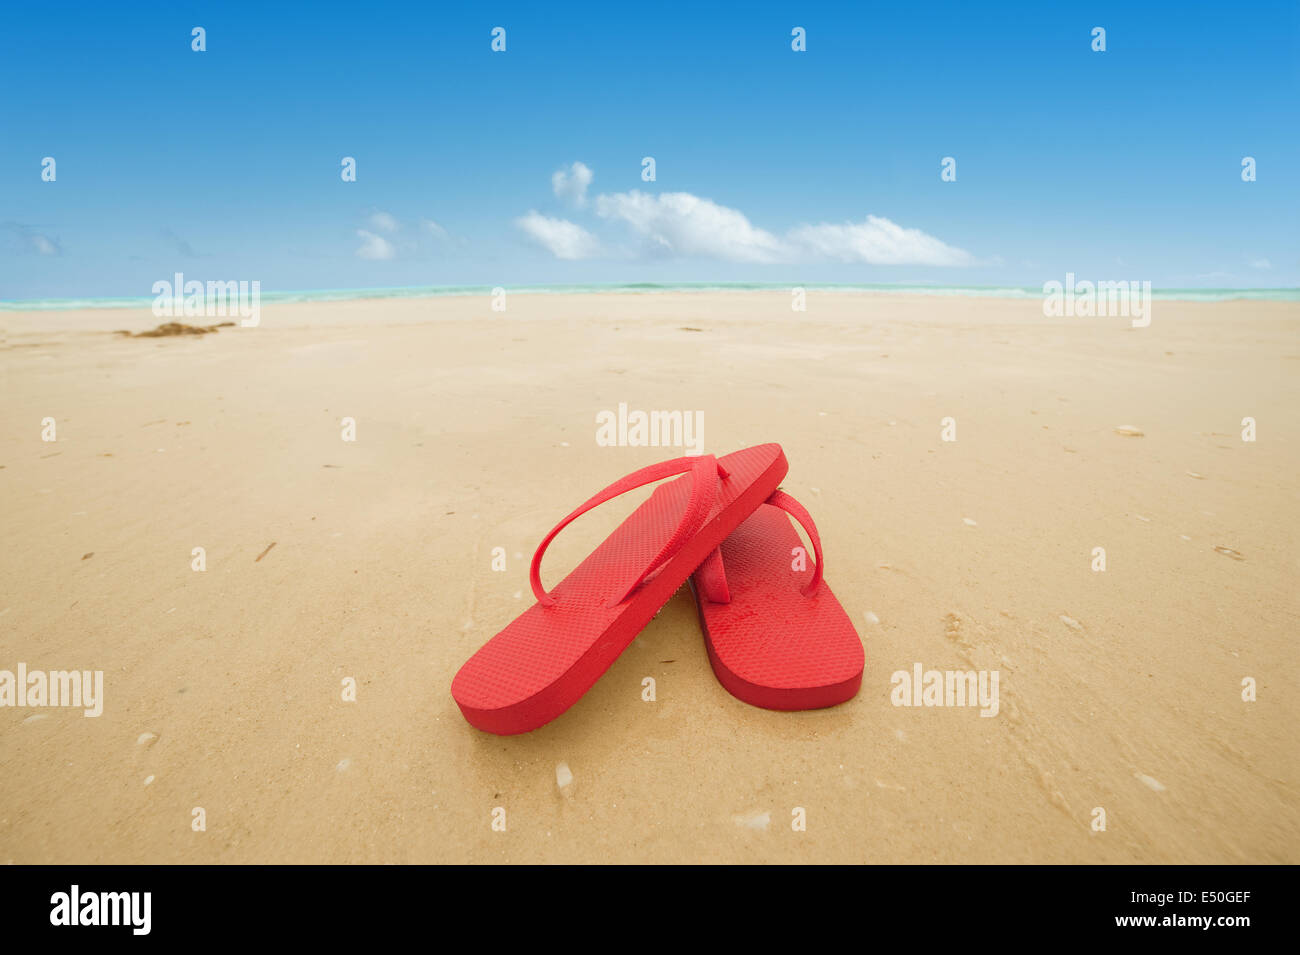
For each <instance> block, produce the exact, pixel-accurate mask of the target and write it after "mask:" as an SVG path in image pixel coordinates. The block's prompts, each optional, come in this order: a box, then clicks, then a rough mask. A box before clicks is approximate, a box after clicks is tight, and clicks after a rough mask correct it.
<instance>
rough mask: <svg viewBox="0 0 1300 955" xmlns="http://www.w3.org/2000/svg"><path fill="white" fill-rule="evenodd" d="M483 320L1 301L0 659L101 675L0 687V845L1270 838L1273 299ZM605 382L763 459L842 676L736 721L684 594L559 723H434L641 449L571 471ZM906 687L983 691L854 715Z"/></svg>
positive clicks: (1224, 858) (1168, 858) (1000, 858)
mask: <svg viewBox="0 0 1300 955" xmlns="http://www.w3.org/2000/svg"><path fill="white" fill-rule="evenodd" d="M488 305H489V303H488V301H487V299H486V298H472V299H471V298H447V299H433V300H412V301H393V300H388V301H382V302H366V301H359V302H348V303H332V304H312V305H283V306H265V307H264V308H263V314H262V322H261V326H260V327H258V328H255V329H243V328H226V329H222V330H220V332H218V333H216V334H211V335H203V336H194V337H185V338H177V339H126V338H122V337H117V336H113V335H111V334H108V333H107V332H106V330H107V329H113V328H130V329H132V330H134V331H141V330H144V329H147V328H151V327H152V326H154V325H156V324H158V321H159V320H157V319H155V318H153V316H152V315H150V314H149V313H148V312H147V311H139V312H122V311H112V312H104V311H98V312H68V313H49V312H46V313H30V314H14V313H10V314H6V315H3V316H0V325H4V326H5V328H6V329H7V334H6V336H5V341H4V343H3V346H2V347H0V383H2V387H3V394H4V407H5V414H4V416H3V429H2V430H0V466H2V467H3V470H0V495H2V498H0V500H2V502H3V530H4V548H3V552H2V556H0V568H2V570H3V577H2V580H3V591H2V593H0V669H10V670H12V669H14V668H16V666H17V664H18V663H19V662H20V661H21V662H24V663H26V664H27V666H28V667H29V668H41V669H46V670H55V669H65V668H77V669H102V670H103V671H104V680H105V690H104V695H105V702H104V712H103V715H102V716H100V717H98V718H86V717H83V716H82V715H81V712H80V711H73V710H68V709H53V708H47V709H44V710H34V709H17V708H8V707H7V708H3V709H0V766H2V768H3V772H0V862H6V861H13V862H18V863H36V862H65V863H97V862H308V861H319V862H433V861H457V862H463V861H508V862H540V861H620V862H633V861H648V862H668V861H824V862H975V861H991V862H1028V861H1040V862H1098V863H1117V862H1229V863H1231V862H1291V863H1294V862H1298V861H1300V821H1298V820H1300V809H1298V808H1297V802H1298V801H1300V799H1298V796H1300V792H1298V787H1300V779H1298V774H1297V745H1296V742H1295V731H1296V727H1297V725H1300V721H1298V720H1297V716H1300V713H1298V712H1297V709H1298V708H1297V703H1296V695H1295V692H1294V688H1295V686H1296V683H1297V678H1298V677H1300V669H1298V668H1297V666H1296V662H1295V656H1294V652H1295V633H1296V629H1297V624H1298V623H1300V613H1298V608H1297V599H1296V572H1297V569H1298V568H1297V551H1296V532H1295V528H1296V521H1297V517H1298V516H1300V515H1298V513H1297V498H1296V475H1297V473H1298V472H1300V453H1298V450H1300V427H1298V420H1300V419H1298V418H1297V415H1296V407H1297V403H1298V401H1300V387H1297V371H1300V337H1298V336H1297V331H1298V330H1300V308H1298V307H1297V306H1295V305H1289V304H1276V303H1249V302H1234V303H1223V304H1192V303H1181V302H1157V303H1155V308H1154V316H1153V323H1152V325H1151V327H1150V328H1146V329H1132V328H1129V327H1128V324H1129V323H1128V322H1127V321H1126V320H1123V319H1096V318H1078V319H1060V320H1048V319H1045V318H1043V316H1042V314H1041V309H1040V305H1039V303H1038V302H1037V301H1005V300H994V299H970V298H943V297H925V296H916V297H903V296H887V295H832V294H811V295H810V297H809V304H808V311H807V312H806V313H804V314H793V313H791V311H790V308H789V298H788V297H787V296H785V295H782V294H760V293H754V294H718V295H713V294H695V295H678V294H664V295H623V296H619V295H589V296H573V297H567V296H547V295H535V296H522V295H521V296H515V297H513V298H511V299H510V302H509V311H508V312H507V313H506V314H504V315H502V314H495V313H493V312H491V311H490V310H489V307H488ZM95 329H98V330H95ZM619 402H627V403H628V404H629V406H631V407H632V408H640V409H646V410H649V409H686V410H700V411H703V412H704V419H705V435H704V437H705V446H706V450H709V451H712V452H717V453H723V452H726V451H729V450H734V449H736V448H739V447H742V446H745V445H749V444H753V443H759V442H765V441H778V442H780V443H781V444H782V445H784V447H785V450H786V454H787V456H788V458H789V461H790V473H789V477H788V479H787V481H786V483H785V488H786V489H787V490H789V491H790V492H792V493H793V494H794V495H795V496H797V497H798V498H799V499H800V500H802V501H803V502H804V503H805V504H807V505H808V507H809V509H810V510H811V511H812V513H813V515H814V517H815V518H816V519H817V521H818V524H819V526H820V529H821V534H822V537H823V541H824V544H825V549H826V560H827V579H828V581H829V582H830V584H831V586H832V587H833V589H834V590H835V592H836V593H837V595H838V596H839V598H840V600H841V601H842V602H843V604H844V606H845V608H846V609H847V610H848V611H849V613H850V614H851V616H852V617H853V619H854V621H855V623H856V624H857V625H858V627H859V630H860V633H861V635H862V638H863V641H864V643H865V646H866V652H867V667H866V672H865V676H864V680H863V687H862V691H861V693H860V694H859V695H858V696H857V698H856V699H854V700H853V701H851V702H850V703H848V704H845V705H843V706H840V707H838V708H835V709H831V710H826V711H820V712H807V713H795V714H790V713H774V712H767V711H764V710H760V709H755V708H753V707H750V706H747V705H745V704H743V703H741V702H739V701H737V700H735V699H733V698H732V697H730V696H729V695H728V694H727V693H726V692H725V691H724V690H723V689H722V688H721V687H720V686H719V685H718V683H717V682H716V680H715V679H714V677H713V675H712V673H711V671H710V669H709V665H708V661H707V658H706V656H705V652H704V647H703V644H702V641H701V638H700V633H699V629H698V624H697V621H696V618H695V611H694V605H693V601H692V598H691V595H690V592H689V590H686V589H684V590H682V591H680V592H679V593H678V594H677V596H675V597H674V598H673V599H672V601H671V602H670V603H669V604H668V605H667V606H666V607H665V608H664V610H663V611H662V612H661V613H660V614H659V616H658V617H657V618H656V619H655V620H654V621H653V622H652V623H651V624H650V625H649V626H648V627H647V628H646V630H645V631H644V632H643V633H642V635H641V636H640V637H639V638H638V639H637V640H636V642H635V643H634V644H633V645H632V646H631V647H630V648H629V649H628V650H627V651H626V652H625V653H624V654H623V655H622V657H620V658H619V660H618V661H617V662H616V663H615V664H614V666H613V667H612V668H611V669H610V670H609V672H608V673H606V674H605V676H604V677H603V678H602V679H601V680H600V681H599V682H598V683H597V684H596V686H595V687H594V688H593V689H592V690H591V691H590V692H589V693H588V694H587V695H586V696H585V697H584V698H583V699H582V700H581V701H580V702H579V703H578V704H577V705H576V706H575V707H574V708H573V709H571V710H570V711H569V712H568V713H567V714H565V715H564V716H562V717H561V718H559V719H558V720H556V721H555V722H553V723H552V724H550V725H549V726H547V727H545V728H543V729H541V730H539V731H537V732H535V733H532V734H528V735H525V736H520V737H512V738H499V737H493V736H489V735H485V734H483V733H480V732H478V731H476V730H473V729H471V728H470V727H469V726H468V725H467V724H466V723H465V722H464V720H463V719H462V718H461V716H460V714H459V711H458V710H457V709H456V706H455V703H454V702H453V701H452V698H451V695H450V693H449V686H450V683H451V678H452V675H453V674H454V673H455V671H456V669H457V668H458V667H459V666H460V664H461V663H462V662H464V660H465V659H466V658H467V657H468V656H469V655H470V654H471V653H472V652H473V651H474V650H475V649H476V648H477V647H478V646H479V645H480V644H481V643H482V642H483V641H485V640H487V639H488V638H489V637H490V636H492V634H493V633H495V632H496V631H497V630H498V629H500V628H501V627H502V626H504V625H505V624H506V623H507V622H508V621H509V620H510V619H511V618H512V617H513V616H514V615H515V614H517V613H519V612H520V611H521V610H522V609H523V608H524V607H525V606H526V605H527V604H528V602H529V601H530V600H531V597H530V595H529V589H528V583H527V570H528V557H529V555H530V554H531V552H532V550H533V548H534V546H535V545H536V543H537V542H538V540H539V539H540V538H541V536H542V535H543V534H544V533H545V532H546V531H547V530H548V529H549V528H550V527H551V525H552V524H553V523H554V522H555V521H556V520H557V519H558V518H559V517H561V516H562V515H563V514H565V513H567V512H568V511H569V510H570V509H571V508H572V507H573V506H574V505H575V504H577V503H578V502H580V501H581V500H583V499H584V498H586V497H587V496H588V495H589V494H590V493H592V492H594V491H595V490H596V489H598V488H599V487H601V486H603V485H604V484H606V483H608V482H609V481H612V480H613V479H614V478H616V477H617V476H619V475H621V474H623V473H625V472H627V471H629V470H632V469H633V468H636V467H638V466H641V465H643V464H647V463H650V462H652V461H655V460H659V459H661V458H664V457H669V456H675V452H671V451H664V450H662V449H656V448H603V447H598V446H597V444H596V442H595V416H596V414H597V412H598V411H601V410H603V409H614V408H616V407H617V405H618V403H619ZM345 416H348V417H353V418H355V420H356V428H357V434H356V436H357V440H356V441H355V442H353V443H348V442H344V441H343V440H341V437H340V435H341V428H340V419H342V418H343V417H345ZM948 416H951V417H952V418H954V419H955V420H956V427H957V440H956V441H955V442H943V441H941V440H940V428H941V425H940V422H941V419H943V418H945V417H948ZM1247 416H1250V417H1253V418H1255V419H1256V421H1257V426H1258V440H1257V441H1256V442H1254V443H1248V442H1244V441H1243V440H1242V438H1241V420H1242V418H1244V417H1247ZM46 417H50V418H54V419H55V421H56V426H57V441H56V442H54V443H45V442H42V440H41V429H42V425H41V422H42V419H43V418H46ZM1121 425H1132V426H1135V427H1137V428H1139V429H1140V430H1141V431H1142V432H1144V436H1142V437H1126V436H1122V435H1120V434H1117V433H1116V431H1115V429H1116V428H1117V427H1119V426H1121ZM1189 472H1191V473H1189ZM1193 475H1198V476H1193ZM635 497H636V495H633V498H635ZM634 503H635V501H634V500H624V501H620V502H618V503H616V504H612V505H608V506H607V507H605V508H603V509H602V510H601V511H600V512H597V513H596V514H594V515H592V516H590V517H588V518H586V519H584V520H583V521H580V522H578V524H576V525H574V526H573V527H571V528H570V529H569V531H567V532H566V534H565V535H564V536H563V537H562V538H561V539H560V540H559V541H558V542H557V544H556V545H555V546H554V547H553V548H552V551H551V553H550V554H549V555H548V558H547V569H546V571H545V575H546V577H547V578H548V579H551V580H555V579H558V578H559V577H560V576H561V575H562V574H563V573H564V570H565V568H566V567H568V566H572V565H573V563H575V562H576V561H577V560H578V559H579V558H580V556H581V555H582V554H583V553H584V552H585V550H586V549H588V548H590V547H591V546H593V545H594V544H595V542H597V541H598V540H599V539H600V538H601V537H602V536H603V534H604V533H607V532H608V530H609V529H610V528H612V527H613V526H614V525H615V523H616V522H617V521H618V520H620V519H621V517H622V515H623V514H626V513H627V511H628V510H630V509H631V507H632V506H633V505H634ZM972 521H973V522H974V523H973V524H972V523H970V522H972ZM271 544H274V547H273V548H271V549H270V550H269V551H268V550H267V548H268V547H269V546H270V545H271ZM195 547H203V548H205V549H206V559H207V569H206V571H204V572H195V571H193V570H192V569H191V560H192V557H191V552H192V550H193V549H194V548H195ZM495 547H501V548H504V550H505V553H506V555H507V558H506V560H507V569H506V570H505V571H504V572H494V571H493V570H492V568H491V555H492V551H493V548H495ZM1094 547H1104V548H1105V550H1106V555H1107V564H1108V567H1107V570H1106V571H1105V572H1104V573H1097V572H1094V571H1093V570H1092V569H1091V564H1092V559H1093V558H1092V551H1093V548H1094ZM1216 547H1222V548H1229V549H1231V550H1232V551H1235V552H1236V553H1237V555H1238V556H1240V557H1241V558H1243V559H1236V557H1235V556H1234V555H1232V554H1227V553H1224V552H1221V551H1218V550H1216V549H1215V548H1216ZM259 556H260V559H259ZM869 614H871V615H874V617H875V618H878V622H874V623H869V622H868V620H869V619H873V618H869V617H868V615H869ZM915 663H921V664H922V665H923V666H924V667H926V668H927V669H928V668H937V669H987V670H993V669H996V670H998V671H999V673H1000V691H1001V701H1000V702H1001V709H1000V712H999V714H998V715H997V716H996V717H993V718H981V717H980V715H979V713H978V711H976V710H974V709H969V708H903V707H896V706H894V705H892V704H891V701H890V692H891V684H890V676H891V674H892V673H893V672H894V671H897V670H908V671H910V670H911V669H912V667H913V665H914V664H915ZM647 676H652V677H654V678H655V680H656V681H657V700H656V701H655V702H652V703H651V702H643V701H642V699H641V687H642V680H643V678H645V677H647ZM347 677H351V678H354V679H355V680H356V683H357V699H356V702H344V701H343V700H342V698H341V696H342V685H343V680H344V679H345V678H347ZM1246 677H1253V678H1254V680H1255V681H1256V682H1257V686H1258V691H1257V692H1258V700H1257V701H1256V702H1243V700H1242V680H1243V679H1244V678H1246ZM146 733H149V734H154V736H156V738H155V739H150V738H149V737H144V739H143V741H141V736H142V734H146ZM561 763H563V764H565V765H566V766H567V767H568V769H569V771H571V773H572V776H573V782H572V783H571V784H570V785H569V786H567V787H566V789H565V792H564V793H562V792H561V791H560V790H559V789H558V787H557V782H556V774H557V766H559V764H561ZM196 807H201V808H202V809H203V810H204V811H205V818H206V831H202V832H196V831H193V829H192V826H191V819H192V813H193V810H194V809H195V808H196ZM496 807H502V808H504V809H505V811H506V816H505V818H506V831H504V832H498V831H493V829H492V826H491V822H492V812H493V810H494V808H496ZM795 807H803V808H804V809H805V810H806V814H807V831H805V832H797V831H793V830H792V828H791V819H792V810H793V809H794V808H795ZM1096 807H1101V808H1103V809H1104V810H1105V813H1106V830H1105V831H1104V832H1097V831H1093V829H1092V822H1093V818H1094V809H1095V808H1096Z"/></svg>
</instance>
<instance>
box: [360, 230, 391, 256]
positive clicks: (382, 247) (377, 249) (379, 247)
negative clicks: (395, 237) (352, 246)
mask: <svg viewBox="0 0 1300 955" xmlns="http://www.w3.org/2000/svg"><path fill="white" fill-rule="evenodd" d="M357 238H358V239H360V240H361V245H360V247H359V248H358V249H357V253H356V254H357V258H359V259H372V260H383V259H391V258H393V257H394V256H395V255H397V249H395V248H394V247H393V243H391V242H389V241H388V240H387V239H385V238H384V237H383V236H381V235H375V234H374V233H373V232H367V231H366V230H365V229H358V230H357Z"/></svg>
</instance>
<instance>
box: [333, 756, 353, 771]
mask: <svg viewBox="0 0 1300 955" xmlns="http://www.w3.org/2000/svg"><path fill="white" fill-rule="evenodd" d="M334 768H335V769H336V770H337V771H338V772H340V773H346V772H347V771H348V770H349V769H351V768H352V760H350V759H348V758H347V757H346V756H344V757H343V758H342V759H340V760H339V762H338V765H337V766H335V767H334Z"/></svg>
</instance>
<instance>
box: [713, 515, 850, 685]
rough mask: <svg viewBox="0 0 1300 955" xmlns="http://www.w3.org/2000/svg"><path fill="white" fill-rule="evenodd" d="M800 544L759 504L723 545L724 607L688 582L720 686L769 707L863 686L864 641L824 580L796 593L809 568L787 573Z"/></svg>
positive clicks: (783, 518) (786, 522)
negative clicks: (814, 588) (811, 591)
mask: <svg viewBox="0 0 1300 955" xmlns="http://www.w3.org/2000/svg"><path fill="white" fill-rule="evenodd" d="M803 547H804V545H803V543H802V541H800V539H799V535H798V534H797V533H796V532H795V529H794V525H793V524H792V523H791V521H790V518H789V516H788V515H787V514H786V512H785V511H783V510H781V509H780V508H779V507H773V506H772V505H770V504H763V505H761V506H760V507H759V508H758V509H757V510H756V511H755V512H754V513H753V514H752V515H750V516H749V517H748V518H747V519H746V520H745V521H744V522H743V523H742V524H741V525H740V527H738V528H737V529H736V530H735V531H734V532H733V533H732V534H731V536H730V537H728V538H727V539H726V540H725V541H723V543H722V564H723V567H725V569H726V579H727V587H728V589H729V590H730V593H731V599H730V602H729V603H713V602H712V601H710V600H707V599H706V598H705V597H704V596H703V595H702V594H701V592H700V590H701V588H700V587H698V586H696V585H695V582H694V581H692V589H693V590H694V591H695V596H696V601H697V603H698V606H699V611H700V624H701V627H702V628H703V630H704V643H705V647H706V648H707V650H708V654H709V663H710V664H711V665H712V666H713V672H714V673H715V674H716V675H717V678H718V682H719V683H721V684H722V685H723V687H725V688H726V690H727V691H728V692H729V693H731V695H732V696H735V697H737V698H738V699H741V700H743V701H745V702H746V703H750V704H752V705H754V706H761V707H763V708H765V709H769V710H811V709H821V708H823V707H827V706H835V705H836V704H838V703H843V702H844V701H845V700H849V699H852V698H853V696H855V695H856V694H857V692H858V689H859V687H861V685H862V669H863V665H864V663H865V660H866V656H865V654H864V652H863V649H862V641H861V639H859V637H858V634H857V631H856V630H855V629H854V628H853V622H852V621H851V620H850V619H849V615H848V614H847V613H845V611H844V608H843V607H842V606H841V605H840V602H839V600H837V599H836V597H835V594H833V593H832V592H831V589H830V587H829V586H828V585H827V584H826V581H825V580H823V581H822V583H821V586H820V587H819V588H818V589H817V592H816V593H815V594H814V595H813V596H811V597H805V596H804V595H803V594H801V593H800V590H801V589H802V588H803V587H804V586H806V585H807V584H808V582H809V581H810V580H811V579H812V569H811V567H808V568H806V569H803V570H794V569H793V564H794V561H795V559H796V558H795V549H796V548H799V549H802V548H803ZM811 562H812V558H811V557H810V556H809V557H806V559H805V563H809V564H810V563H811Z"/></svg>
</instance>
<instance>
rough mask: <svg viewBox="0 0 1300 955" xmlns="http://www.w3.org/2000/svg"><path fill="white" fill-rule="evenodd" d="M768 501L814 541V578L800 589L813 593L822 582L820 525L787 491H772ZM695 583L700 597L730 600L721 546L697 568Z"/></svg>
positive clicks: (806, 594)
mask: <svg viewBox="0 0 1300 955" xmlns="http://www.w3.org/2000/svg"><path fill="white" fill-rule="evenodd" d="M765 503H767V504H771V505H772V506H773V507H779V508H780V509H781V510H783V511H785V512H786V513H787V514H789V515H790V516H791V517H793V518H794V519H795V520H797V521H798V522H799V523H800V525H801V526H802V527H803V529H804V531H805V532H806V533H807V534H808V539H809V540H811V541H812V545H813V558H814V560H816V562H817V566H816V567H815V568H814V569H813V576H812V580H810V581H808V586H806V587H804V588H803V589H802V590H800V593H801V594H803V595H804V596H805V597H811V596H813V594H815V593H816V592H817V588H818V587H820V586H821V582H822V539H821V536H820V535H819V534H818V533H817V525H816V524H815V523H813V519H812V515H811V514H809V513H808V511H807V510H806V509H805V508H804V506H803V505H802V504H800V503H799V502H798V501H796V500H795V499H794V498H792V497H791V496H790V495H789V494H786V493H785V492H784V491H773V492H772V496H771V497H769V498H768V499H767V501H766V502H765ZM695 583H696V585H697V587H698V588H699V591H700V594H701V596H703V597H704V599H705V600H707V601H709V602H710V603H715V604H726V603H731V590H730V588H729V587H728V586H727V569H726V567H725V566H723V562H722V550H721V548H714V550H713V552H712V553H710V554H709V556H708V557H707V558H705V560H704V563H703V564H701V565H700V567H699V569H698V570H696V571H695Z"/></svg>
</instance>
